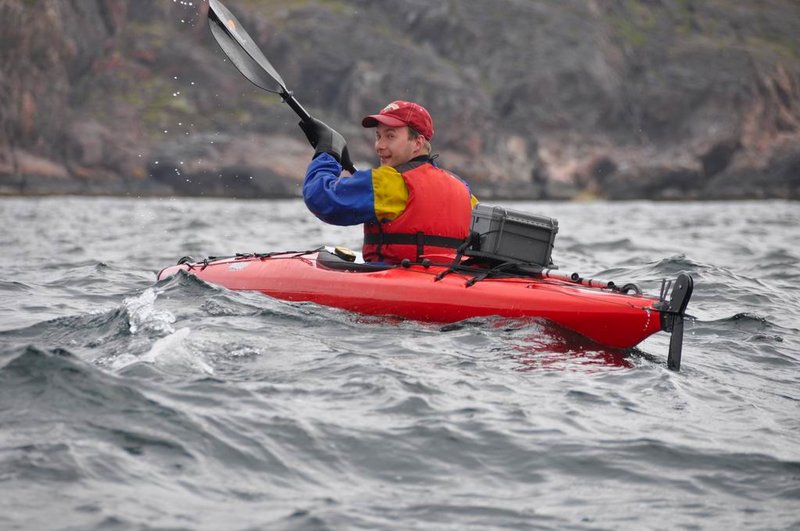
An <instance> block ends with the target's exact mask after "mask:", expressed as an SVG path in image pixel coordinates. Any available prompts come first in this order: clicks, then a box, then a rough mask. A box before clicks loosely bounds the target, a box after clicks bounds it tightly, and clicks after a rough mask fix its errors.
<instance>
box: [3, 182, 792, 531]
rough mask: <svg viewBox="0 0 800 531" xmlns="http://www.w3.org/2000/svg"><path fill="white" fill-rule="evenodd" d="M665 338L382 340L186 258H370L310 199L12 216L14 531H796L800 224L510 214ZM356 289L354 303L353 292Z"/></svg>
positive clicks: (9, 458) (606, 209) (462, 332)
mask: <svg viewBox="0 0 800 531" xmlns="http://www.w3.org/2000/svg"><path fill="white" fill-rule="evenodd" d="M499 204H502V205H503V206H507V207H510V208H514V209H519V210H526V211H529V212H533V213H537V214H540V215H545V216H550V217H554V218H557V219H558V221H559V227H560V231H559V235H558V238H557V239H556V246H555V250H554V253H553V258H554V260H555V262H556V263H557V264H558V265H559V266H560V268H561V270H562V271H568V272H571V271H577V272H579V273H581V274H582V275H584V276H594V277H600V278H606V279H609V280H614V281H615V282H616V283H617V284H618V285H619V284H622V283H626V282H635V283H637V284H639V286H640V287H642V288H643V289H644V290H645V291H646V292H648V293H651V294H657V293H658V290H659V287H660V283H661V279H662V278H674V277H675V276H676V275H677V274H678V273H680V272H686V273H689V274H691V275H692V276H693V277H694V279H695V291H694V296H693V298H692V300H691V303H690V305H689V309H688V313H689V314H690V315H691V318H690V319H689V320H688V321H687V325H686V333H685V338H684V351H683V366H682V369H681V371H680V372H672V371H669V370H667V368H666V362H665V360H666V354H667V347H668V344H669V336H668V335H667V334H663V333H661V334H656V335H655V336H653V337H651V338H650V339H648V340H646V341H645V342H644V343H642V344H641V345H640V346H639V348H638V349H634V350H631V351H627V352H617V351H608V350H605V349H603V348H602V347H599V346H597V345H593V344H591V343H587V342H582V341H577V342H576V341H575V340H574V338H573V339H569V338H564V337H561V336H559V335H558V332H557V331H556V330H554V329H553V328H552V327H550V326H548V325H547V323H543V322H538V321H525V320H521V321H515V320H508V319H498V318H486V319H474V320H469V321H466V322H462V323H456V324H451V325H436V324H424V323H418V322H413V321H398V320H396V319H385V318H374V317H370V318H366V317H363V316H359V315H355V314H351V313H348V312H345V311H341V310H336V309H330V308H325V307H320V306H317V305H315V304H310V303H290V302H284V301H278V300H274V299H271V298H268V297H266V296H263V295H259V294H256V293H234V292H231V291H228V290H225V289H223V288H220V287H217V286H213V285H209V284H205V283H203V282H201V281H198V280H196V279H193V278H192V277H188V276H185V275H182V276H179V277H174V278H172V279H169V280H165V281H162V282H156V277H155V274H156V272H157V271H158V270H159V269H161V268H163V267H165V266H167V265H171V264H174V263H175V262H176V260H177V259H178V258H180V257H181V256H184V255H192V256H194V257H196V258H202V257H205V256H208V255H218V256H219V255H230V254H233V253H236V252H268V251H276V250H302V249H312V248H315V247H317V246H320V245H325V244H327V245H344V246H349V247H351V248H354V249H357V248H358V246H359V240H360V234H359V229H358V228H357V227H349V228H347V227H345V228H342V227H332V226H329V225H325V224H324V223H322V222H320V221H318V220H316V219H315V218H314V217H313V216H312V215H311V214H310V213H308V212H307V211H306V210H305V208H304V206H303V204H302V202H301V201H299V200H285V201H236V200H212V199H205V200H204V199H137V198H129V199H109V198H5V199H0V249H2V253H0V529H6V530H10V529H114V530H119V529H204V530H205V529H207V530H219V529H236V530H239V529H241V530H246V529H454V530H462V529H495V528H513V529H527V528H541V529H676V528H682V529H704V528H708V529H720V528H730V529H791V528H795V529H797V528H798V527H800V331H799V330H800V286H799V284H800V205H799V204H798V203H796V202H781V201H764V202H712V203H708V202H703V203H688V204H679V203H653V202H621V203H610V202H594V203H561V202H541V203H539V202H527V203H515V202H501V203H499ZM341 289H342V290H343V291H346V290H347V289H348V288H347V286H341Z"/></svg>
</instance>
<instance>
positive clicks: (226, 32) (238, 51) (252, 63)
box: [208, 0, 288, 94]
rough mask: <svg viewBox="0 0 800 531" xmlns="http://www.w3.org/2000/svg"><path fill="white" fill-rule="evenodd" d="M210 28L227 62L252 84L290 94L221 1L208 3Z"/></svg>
mask: <svg viewBox="0 0 800 531" xmlns="http://www.w3.org/2000/svg"><path fill="white" fill-rule="evenodd" d="M208 26H209V28H210V29H211V34H212V35H213V36H214V39H215V40H216V41H217V44H219V47H220V48H222V51H223V52H225V55H227V56H228V59H230V60H231V62H232V63H233V64H234V65H235V66H236V68H238V69H239V71H240V72H241V73H242V75H244V77H246V78H247V79H248V80H249V81H250V82H251V83H252V84H254V85H255V86H257V87H259V88H262V89H264V90H266V91H268V92H274V93H275V94H283V93H286V92H288V91H287V89H286V85H285V83H284V82H283V79H282V78H281V76H280V74H279V73H278V71H277V70H275V67H273V66H272V63H270V62H269V60H268V59H267V58H266V57H264V54H263V53H262V52H261V50H260V49H259V48H258V46H256V43H255V41H254V40H253V38H252V37H250V35H249V34H248V33H247V31H245V29H244V28H243V27H242V25H241V24H240V23H239V20H238V19H237V18H236V17H235V16H233V13H231V12H230V11H229V10H228V8H226V7H225V6H224V5H222V2H220V1H219V0H209V2H208Z"/></svg>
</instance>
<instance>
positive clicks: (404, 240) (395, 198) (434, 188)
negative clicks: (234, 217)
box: [300, 101, 478, 263]
mask: <svg viewBox="0 0 800 531" xmlns="http://www.w3.org/2000/svg"><path fill="white" fill-rule="evenodd" d="M361 125H363V126H364V127H368V128H373V127H374V128H375V152H376V154H377V155H378V159H379V161H380V166H379V167H377V168H372V169H369V170H359V171H355V172H354V173H353V174H352V175H349V176H348V175H341V173H342V166H343V165H344V166H345V167H350V168H352V167H353V164H352V162H351V161H350V155H349V153H348V150H347V144H346V142H345V140H344V138H343V137H342V135H340V134H339V133H338V132H336V131H334V130H333V129H331V128H330V127H329V126H328V125H326V124H325V123H323V122H321V121H319V120H314V122H313V124H306V123H305V122H301V123H300V126H301V127H302V128H303V131H304V132H305V133H306V136H307V137H308V139H309V142H311V145H312V146H314V147H315V148H316V151H315V153H314V158H313V160H312V161H311V164H309V166H308V169H307V170H306V176H305V180H304V182H303V199H304V200H305V203H306V206H307V207H308V209H309V210H311V212H312V213H314V215H315V216H317V217H318V218H319V219H321V220H322V221H325V222H326V223H331V224H333V225H357V224H361V223H363V224H364V246H363V255H364V260H365V261H368V262H377V261H383V262H389V263H399V262H400V261H401V260H403V259H404V258H408V259H409V260H411V261H413V262H419V261H421V260H422V259H423V258H424V257H425V256H428V257H432V256H434V255H436V256H439V257H441V256H442V255H446V256H449V257H452V256H453V255H455V253H456V249H457V248H458V247H459V246H460V245H461V244H462V243H463V242H464V240H465V238H466V237H467V236H468V235H469V231H470V224H471V220H472V208H473V207H474V206H475V205H476V204H477V202H478V200H477V199H476V198H475V196H473V195H472V193H471V192H470V189H469V186H468V185H467V184H466V183H465V182H464V181H462V180H461V179H460V178H459V177H456V176H455V175H453V174H452V173H450V172H448V171H446V170H443V169H442V168H440V167H439V166H437V165H436V164H435V162H434V159H435V158H436V157H435V156H431V144H430V142H431V139H432V138H433V120H432V119H431V115H430V114H429V113H428V111H427V110H426V109H425V108H424V107H423V106H421V105H419V104H417V103H413V102H408V101H394V102H392V103H390V104H389V105H387V106H386V107H384V108H383V110H381V111H380V112H379V113H378V114H372V115H369V116H366V117H365V118H364V119H363V120H362V121H361Z"/></svg>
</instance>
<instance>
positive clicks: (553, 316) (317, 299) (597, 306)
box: [158, 247, 693, 370]
mask: <svg viewBox="0 0 800 531" xmlns="http://www.w3.org/2000/svg"><path fill="white" fill-rule="evenodd" d="M489 269H491V268H480V267H476V264H475V263H471V264H470V265H465V266H459V265H456V266H455V267H454V266H453V264H451V263H435V262H432V261H430V260H425V261H424V262H422V263H411V262H407V261H404V262H403V263H402V264H396V265H395V264H374V263H363V262H353V261H350V260H345V259H343V258H341V257H340V256H338V255H336V254H334V253H332V252H330V251H328V250H326V249H325V248H324V247H321V248H317V249H312V250H306V251H277V252H270V253H240V254H236V255H234V256H227V257H209V258H206V259H204V260H199V261H198V260H194V259H192V258H190V257H183V258H181V260H179V262H178V264H177V265H175V266H171V267H167V268H165V269H163V270H161V271H160V272H159V273H158V280H163V279H165V278H168V277H171V276H173V275H175V274H177V273H179V272H181V271H183V272H185V273H187V274H190V275H193V276H196V277H197V278H199V279H201V280H203V281H205V282H208V283H211V284H215V285H219V286H222V287H225V288H228V289H231V290H234V291H257V292H260V293H263V294H265V295H268V296H271V297H274V298H278V299H283V300H287V301H297V302H314V303H317V304H320V305H323V306H331V307H335V308H340V309H343V310H348V311H353V312H356V313H361V314H364V315H374V316H381V315H383V316H396V317H400V318H405V319H412V320H418V321H428V322H440V323H453V322H457V321H462V320H465V319H470V318H475V317H488V316H493V315H496V316H501V317H509V318H527V317H536V318H542V319H546V320H548V321H550V322H553V323H555V324H557V325H559V326H561V327H563V328H565V329H568V330H570V331H573V332H576V333H578V334H580V335H582V336H584V337H586V338H588V339H590V340H592V341H594V342H595V343H598V344H600V345H602V346H605V347H611V348H622V349H627V348H632V347H634V346H636V345H637V344H638V343H640V342H641V341H643V340H644V339H646V338H647V337H649V336H650V335H652V334H654V333H656V332H660V331H664V332H668V333H670V334H671V339H670V349H669V356H668V358H667V366H668V367H669V368H670V369H672V370H678V369H679V368H680V363H681V350H682V341H683V326H684V314H685V311H686V306H687V305H688V302H689V299H690V297H691V294H692V289H693V282H692V279H691V277H690V276H689V275H686V274H681V275H679V276H678V278H677V279H676V280H675V281H672V282H671V283H666V282H665V283H663V284H662V289H661V293H660V296H658V297H653V296H650V295H645V294H642V293H641V292H640V290H638V287H637V288H636V290H635V291H634V292H633V293H629V292H627V291H623V290H622V289H620V288H617V287H616V286H615V285H614V284H613V283H612V282H603V281H597V280H594V279H583V278H581V277H580V276H579V275H577V274H575V273H573V274H570V275H565V274H562V273H560V272H556V271H552V270H542V271H540V272H538V273H536V272H530V273H526V272H525V271H524V270H523V271H503V270H499V271H492V272H491V273H490V274H487V271H488V270H489ZM443 272H446V273H445V274H442V273H443ZM670 287H671V288H672V291H671V293H670V294H669V297H667V291H669V289H670Z"/></svg>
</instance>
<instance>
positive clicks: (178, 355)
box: [112, 327, 214, 374]
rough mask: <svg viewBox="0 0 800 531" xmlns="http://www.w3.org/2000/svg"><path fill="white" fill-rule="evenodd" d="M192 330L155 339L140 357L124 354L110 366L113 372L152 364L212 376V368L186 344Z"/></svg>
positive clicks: (182, 329)
mask: <svg viewBox="0 0 800 531" xmlns="http://www.w3.org/2000/svg"><path fill="white" fill-rule="evenodd" d="M191 331H192V329H191V328H189V327H186V328H179V329H178V330H176V331H175V332H173V333H171V334H169V335H167V336H165V337H162V338H159V339H157V340H156V341H155V342H154V343H153V345H152V346H151V347H150V350H148V351H147V352H145V353H144V354H142V355H139V356H136V355H133V354H125V355H123V356H120V357H119V358H117V359H116V360H114V363H113V364H112V368H113V369H114V370H121V369H124V368H125V367H128V366H129V365H133V364H134V363H152V364H153V365H156V366H157V367H161V368H164V369H171V368H173V369H175V368H176V369H186V368H188V369H190V370H191V371H193V372H201V373H204V374H214V368H213V367H212V366H211V365H209V364H208V363H207V362H206V361H205V360H204V359H203V358H202V356H201V355H199V354H198V353H196V352H193V351H192V349H190V348H189V345H188V344H187V343H188V342H187V339H188V337H189V334H190V333H191Z"/></svg>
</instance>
